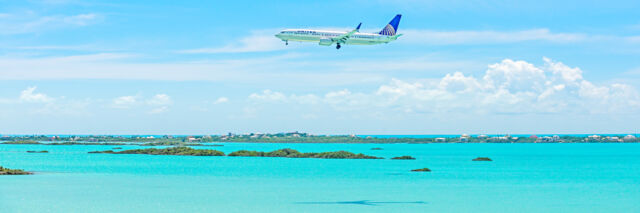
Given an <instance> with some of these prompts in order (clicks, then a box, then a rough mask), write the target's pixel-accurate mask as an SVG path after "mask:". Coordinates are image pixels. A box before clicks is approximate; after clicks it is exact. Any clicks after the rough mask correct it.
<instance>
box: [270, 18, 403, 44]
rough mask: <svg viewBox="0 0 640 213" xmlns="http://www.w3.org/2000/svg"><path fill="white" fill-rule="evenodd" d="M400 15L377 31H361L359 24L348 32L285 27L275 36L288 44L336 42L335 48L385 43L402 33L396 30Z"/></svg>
mask: <svg viewBox="0 0 640 213" xmlns="http://www.w3.org/2000/svg"><path fill="white" fill-rule="evenodd" d="M401 17H402V15H400V14H398V15H396V17H394V18H393V19H392V20H391V22H389V24H387V26H385V27H384V28H383V29H382V30H381V31H380V32H378V33H361V32H360V26H361V25H362V23H360V24H359V25H358V27H356V29H354V30H352V31H349V32H341V31H328V30H309V29H287V30H283V31H282V32H280V33H278V34H276V37H278V38H279V39H281V40H282V41H284V42H285V44H287V45H288V44H289V41H300V42H318V44H320V45H322V46H331V45H333V44H336V49H340V47H341V46H342V45H343V44H355V45H373V44H386V43H389V42H392V41H395V40H397V39H398V37H400V36H402V34H396V32H398V25H399V24H400V18H401Z"/></svg>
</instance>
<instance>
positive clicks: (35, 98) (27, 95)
mask: <svg viewBox="0 0 640 213" xmlns="http://www.w3.org/2000/svg"><path fill="white" fill-rule="evenodd" d="M36 89H37V87H29V88H27V89H25V90H23V91H22V92H20V101H21V102H27V103H49V102H52V101H53V100H54V99H53V98H51V97H49V96H47V95H45V94H42V93H36V92H35V90H36Z"/></svg>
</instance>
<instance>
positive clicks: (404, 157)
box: [391, 155, 416, 160]
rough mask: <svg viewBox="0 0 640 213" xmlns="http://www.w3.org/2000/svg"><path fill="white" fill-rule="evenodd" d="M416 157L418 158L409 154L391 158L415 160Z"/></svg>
mask: <svg viewBox="0 0 640 213" xmlns="http://www.w3.org/2000/svg"><path fill="white" fill-rule="evenodd" d="M415 159H416V158H414V157H411V156H408V155H405V156H400V157H393V158H391V160H415Z"/></svg>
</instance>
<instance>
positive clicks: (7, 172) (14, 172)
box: [0, 166, 33, 175]
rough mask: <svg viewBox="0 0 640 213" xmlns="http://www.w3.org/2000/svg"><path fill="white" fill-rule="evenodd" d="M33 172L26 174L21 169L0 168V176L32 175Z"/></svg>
mask: <svg viewBox="0 0 640 213" xmlns="http://www.w3.org/2000/svg"><path fill="white" fill-rule="evenodd" d="M32 174H33V172H26V171H24V170H22V169H9V168H4V167H2V166H0V175H32Z"/></svg>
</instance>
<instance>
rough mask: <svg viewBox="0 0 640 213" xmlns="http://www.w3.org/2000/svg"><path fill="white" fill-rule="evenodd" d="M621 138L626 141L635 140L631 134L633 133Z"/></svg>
mask: <svg viewBox="0 0 640 213" xmlns="http://www.w3.org/2000/svg"><path fill="white" fill-rule="evenodd" d="M622 139H623V140H624V141H627V142H628V141H635V140H636V136H633V135H627V136H624V138H622Z"/></svg>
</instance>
